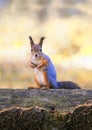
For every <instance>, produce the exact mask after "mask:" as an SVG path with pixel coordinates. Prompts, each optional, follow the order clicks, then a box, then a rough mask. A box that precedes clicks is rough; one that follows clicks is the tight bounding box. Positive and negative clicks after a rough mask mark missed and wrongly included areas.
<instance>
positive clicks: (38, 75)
mask: <svg viewBox="0 0 92 130" xmlns="http://www.w3.org/2000/svg"><path fill="white" fill-rule="evenodd" d="M29 39H30V45H31V60H30V63H29V65H30V67H31V68H33V69H34V79H35V82H36V84H37V86H38V88H43V87H46V88H48V89H50V88H52V89H80V87H79V86H78V85H77V84H76V83H74V82H71V81H60V82H57V79H56V78H57V76H56V70H55V67H54V65H53V63H52V61H51V59H50V57H49V56H47V55H46V54H44V53H43V52H42V44H43V40H44V39H45V37H41V38H40V42H39V43H38V44H35V43H34V41H33V39H32V37H31V36H29Z"/></svg>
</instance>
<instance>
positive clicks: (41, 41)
mask: <svg viewBox="0 0 92 130" xmlns="http://www.w3.org/2000/svg"><path fill="white" fill-rule="evenodd" d="M44 39H45V37H41V39H40V42H39V45H40V46H42V44H43V40H44Z"/></svg>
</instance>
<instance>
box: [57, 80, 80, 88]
mask: <svg viewBox="0 0 92 130" xmlns="http://www.w3.org/2000/svg"><path fill="white" fill-rule="evenodd" d="M57 85H58V89H81V87H79V85H77V84H76V83H74V82H71V81H62V82H57Z"/></svg>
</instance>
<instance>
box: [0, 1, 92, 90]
mask: <svg viewBox="0 0 92 130" xmlns="http://www.w3.org/2000/svg"><path fill="white" fill-rule="evenodd" d="M29 35H31V36H32V37H33V39H34V42H35V43H38V42H39V39H40V37H41V36H46V39H45V40H44V44H43V52H44V53H46V54H47V55H49V56H50V57H51V59H52V61H53V63H54V65H55V68H56V71H57V80H59V81H61V80H69V81H73V82H76V83H78V84H79V85H81V86H82V88H85V89H92V0H18V1H16V0H0V88H27V86H29V85H34V80H33V70H32V69H31V68H30V67H29V65H28V63H29V60H30V44H29V39H28V37H29Z"/></svg>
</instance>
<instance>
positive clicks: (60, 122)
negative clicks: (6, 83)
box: [0, 89, 92, 130]
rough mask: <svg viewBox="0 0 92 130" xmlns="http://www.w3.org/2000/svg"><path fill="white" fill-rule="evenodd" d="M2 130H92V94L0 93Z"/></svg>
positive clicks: (46, 91)
mask: <svg viewBox="0 0 92 130" xmlns="http://www.w3.org/2000/svg"><path fill="white" fill-rule="evenodd" d="M85 104H86V105H85ZM80 105H81V106H80ZM36 106H39V107H36ZM76 107H77V108H76ZM0 130H92V90H82V89H78V90H40V89H39V90H38V89H30V90H28V89H17V90H13V89H0Z"/></svg>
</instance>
